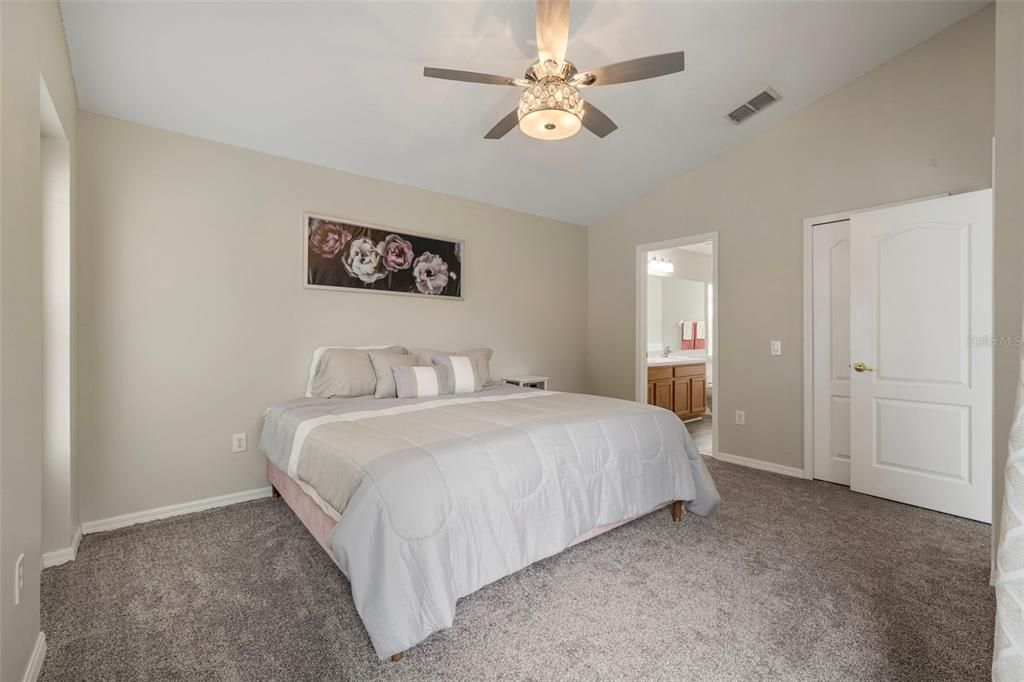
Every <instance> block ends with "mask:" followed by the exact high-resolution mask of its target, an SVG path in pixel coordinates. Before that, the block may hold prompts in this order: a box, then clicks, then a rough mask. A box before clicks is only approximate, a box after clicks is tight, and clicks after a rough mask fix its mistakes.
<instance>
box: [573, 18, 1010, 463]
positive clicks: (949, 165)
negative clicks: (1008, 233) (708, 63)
mask: <svg viewBox="0 0 1024 682" xmlns="http://www.w3.org/2000/svg"><path fill="white" fill-rule="evenodd" d="M993 44H994V11H993V8H992V7H988V8H986V9H984V10H982V11H981V12H979V13H977V14H975V15H973V16H971V17H968V18H967V19H965V20H963V21H961V22H959V23H957V24H956V25H954V26H952V27H950V28H949V29H948V30H946V31H944V32H943V33H941V34H939V35H937V36H935V37H933V38H932V39H930V40H928V41H926V42H924V43H922V44H921V45H918V46H917V47H915V48H913V49H912V50H910V51H909V52H907V53H905V54H903V55H901V56H900V57H898V58H896V59H894V60H892V61H891V62H889V63H887V64H884V65H883V66H881V67H880V68H878V69H876V70H874V71H872V72H870V73H868V74H866V75H865V76H863V77H862V78H860V79H858V80H856V81H854V82H853V83H850V84H849V85H847V86H845V87H843V88H842V89H841V90H838V91H836V92H834V93H832V94H831V95H829V96H827V97H824V98H822V99H821V100H818V101H817V102H815V103H814V104H812V105H810V106H808V107H807V108H806V109H804V110H802V111H800V112H798V113H797V114H795V115H793V116H791V117H789V118H787V119H786V120H785V121H782V122H781V123H779V124H778V125H776V126H774V127H772V128H770V129H768V130H767V131H765V132H764V133H762V134H760V135H758V136H757V137H755V138H754V139H752V140H750V141H748V142H745V143H743V144H742V145H740V146H737V147H735V148H734V149H732V150H731V151H729V152H727V153H726V154H724V155H723V156H721V157H719V158H718V159H715V160H713V161H711V162H709V163H707V164H705V165H704V166H702V167H701V168H699V169H697V170H695V171H693V172H691V173H689V174H687V175H684V176H681V177H677V178H675V179H673V180H672V181H670V182H669V183H668V184H667V185H666V186H665V187H663V188H662V189H660V190H658V191H656V192H653V193H651V194H648V195H647V196H645V197H643V198H642V199H640V200H638V201H636V202H634V203H632V204H631V205H629V206H627V207H626V208H624V209H622V210H620V211H618V212H617V213H616V214H614V215H612V216H611V217H609V218H608V219H606V220H604V221H602V222H601V223H600V224H599V225H597V226H596V227H594V228H592V229H591V231H590V235H589V246H588V251H589V282H590V305H589V317H588V327H589V333H588V334H587V339H588V344H589V345H588V369H589V382H590V383H589V388H590V390H591V391H592V392H595V393H600V394H605V395H613V396H619V397H633V394H634V386H635V383H634V376H633V374H634V364H635V362H634V358H635V357H636V356H635V354H634V353H635V351H636V350H637V349H635V348H634V345H635V333H634V330H633V325H632V324H630V323H629V321H630V320H633V319H634V306H635V275H634V273H633V268H634V255H633V254H634V246H635V245H636V244H638V243H646V242H655V241H659V240H665V239H671V238H674V237H679V236H683V235H691V234H699V233H703V232H711V231H716V230H717V231H718V232H719V245H718V248H719V253H718V257H719V261H718V263H719V273H718V277H719V291H718V305H719V310H718V311H716V314H717V315H718V318H719V325H720V327H719V334H720V336H721V339H720V340H716V356H717V357H718V358H719V377H718V381H719V385H718V388H717V390H718V396H717V400H718V404H719V406H720V409H716V413H717V414H719V415H721V419H720V426H719V428H720V432H719V433H720V443H719V447H720V449H721V451H723V452H726V453H730V454H735V455H741V456H746V457H751V458H754V459H760V460H764V461H767V462H772V463H776V464H781V465H786V466H791V467H802V465H803V455H802V406H801V392H802V362H803V360H802V348H801V346H802V253H803V251H802V233H801V230H802V221H803V220H804V219H805V218H809V217H814V216H819V215H824V214H828V213H832V212H835V211H842V210H846V209H855V208H860V207H867V206H872V205H877V204H883V203H888V202H894V201H900V200H906V199H912V198H915V197H921V196H925V195H931V194H937V193H941V192H952V193H957V192H965V191H969V190H975V189H979V188H983V187H988V186H990V184H991V179H992V158H991V149H992V134H993V93H994V85H993V80H994V64H993V61H994V58H993V49H994V48H993ZM771 339H781V340H782V342H783V355H782V356H781V357H772V356H770V355H769V340H771ZM734 410H745V411H746V422H747V423H746V426H742V427H741V426H735V425H734V424H733V423H732V422H733V420H732V419H731V415H732V414H733V411H734Z"/></svg>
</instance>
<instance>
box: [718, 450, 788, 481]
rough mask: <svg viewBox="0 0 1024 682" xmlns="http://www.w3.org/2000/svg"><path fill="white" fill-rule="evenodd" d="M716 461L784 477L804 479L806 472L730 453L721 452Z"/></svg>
mask: <svg viewBox="0 0 1024 682" xmlns="http://www.w3.org/2000/svg"><path fill="white" fill-rule="evenodd" d="M715 459H720V460H722V461H723V462H728V463H729V464H739V465H740V466H744V467H750V468H751V469H760V470H761V471H770V472H772V473H773V474H782V475H783V476H793V477H795V478H804V470H803V469H800V468H799V467H788V466H786V465H784V464H775V463H774V462H765V461H763V460H760V459H752V458H750V457H743V456H742V455H730V454H729V453H728V452H719V453H718V454H716V455H715Z"/></svg>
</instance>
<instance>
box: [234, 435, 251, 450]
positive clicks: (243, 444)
mask: <svg viewBox="0 0 1024 682" xmlns="http://www.w3.org/2000/svg"><path fill="white" fill-rule="evenodd" d="M248 441H249V439H248V436H247V435H246V434H244V433H236V434H235V435H233V436H231V452H245V451H246V450H248V449H249V442H248Z"/></svg>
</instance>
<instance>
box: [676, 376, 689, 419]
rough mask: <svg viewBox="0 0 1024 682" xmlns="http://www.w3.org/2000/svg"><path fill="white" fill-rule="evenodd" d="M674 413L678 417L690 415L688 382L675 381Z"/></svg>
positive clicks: (684, 380) (685, 380) (687, 380)
mask: <svg viewBox="0 0 1024 682" xmlns="http://www.w3.org/2000/svg"><path fill="white" fill-rule="evenodd" d="M674 386H675V388H674V390H675V412H676V414H678V415H679V416H680V417H686V416H688V415H689V414H690V380H689V379H675V381H674Z"/></svg>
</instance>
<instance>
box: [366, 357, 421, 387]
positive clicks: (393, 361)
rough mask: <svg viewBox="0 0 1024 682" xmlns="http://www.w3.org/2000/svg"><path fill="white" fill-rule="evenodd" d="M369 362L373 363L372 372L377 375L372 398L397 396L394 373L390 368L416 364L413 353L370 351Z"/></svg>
mask: <svg viewBox="0 0 1024 682" xmlns="http://www.w3.org/2000/svg"><path fill="white" fill-rule="evenodd" d="M370 362H371V363H373V373H374V374H376V375H377V390H376V391H375V392H374V394H373V397H374V398H395V397H397V396H398V392H397V389H396V387H395V374H394V372H393V371H392V370H394V368H395V367H412V366H413V365H415V364H417V363H416V356H415V355H403V354H401V353H384V352H374V353H370Z"/></svg>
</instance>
